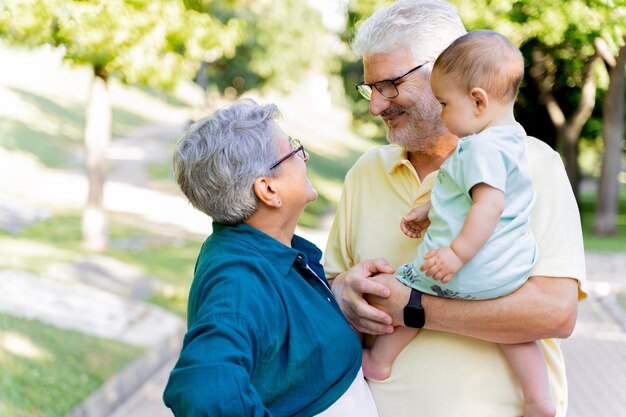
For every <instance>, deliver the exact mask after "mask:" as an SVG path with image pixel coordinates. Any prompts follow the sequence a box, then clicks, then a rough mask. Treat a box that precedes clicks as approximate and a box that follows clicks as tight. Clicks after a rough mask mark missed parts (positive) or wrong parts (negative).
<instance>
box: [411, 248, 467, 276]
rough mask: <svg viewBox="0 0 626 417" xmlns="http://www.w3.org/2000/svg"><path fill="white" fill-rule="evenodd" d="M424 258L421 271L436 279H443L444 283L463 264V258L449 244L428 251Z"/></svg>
mask: <svg viewBox="0 0 626 417" xmlns="http://www.w3.org/2000/svg"><path fill="white" fill-rule="evenodd" d="M424 260H425V261H424V263H423V264H422V266H421V268H420V271H422V272H423V273H425V274H426V275H428V276H429V277H432V278H433V279H434V280H437V281H438V280H441V282H443V283H444V284H445V283H446V282H448V281H450V280H451V279H452V277H453V276H454V275H455V274H456V273H457V272H459V269H461V267H462V266H463V261H462V260H461V258H459V257H458V256H457V254H456V253H454V251H453V250H452V248H451V247H449V246H445V247H443V248H439V249H433V250H431V251H428V252H427V253H426V254H424Z"/></svg>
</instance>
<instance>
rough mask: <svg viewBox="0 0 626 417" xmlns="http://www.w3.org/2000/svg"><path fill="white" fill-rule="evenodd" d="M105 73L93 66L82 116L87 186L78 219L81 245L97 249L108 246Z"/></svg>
mask: <svg viewBox="0 0 626 417" xmlns="http://www.w3.org/2000/svg"><path fill="white" fill-rule="evenodd" d="M107 80H108V74H106V72H105V71H104V70H102V69H101V68H97V67H96V68H94V77H93V81H92V85H91V93H90V96H89V101H88V103H87V114H86V118H85V152H86V168H87V179H88V183H89V190H88V194H87V204H86V207H85V211H84V212H83V217H82V221H81V229H82V234H83V246H84V247H85V248H87V249H90V250H96V251H100V250H103V249H105V248H106V247H107V246H108V239H109V238H108V222H107V218H106V214H105V211H104V202H103V200H104V198H103V197H104V182H105V180H106V173H107V150H108V147H109V143H110V142H111V120H112V117H111V102H110V99H109V92H108V85H107Z"/></svg>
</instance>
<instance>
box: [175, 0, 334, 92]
mask: <svg viewBox="0 0 626 417" xmlns="http://www.w3.org/2000/svg"><path fill="white" fill-rule="evenodd" d="M312 3H313V1H302V0H263V1H259V0H187V4H188V5H189V6H190V7H192V8H193V9H195V10H197V11H200V12H205V13H210V14H211V15H212V16H213V17H215V18H217V19H219V20H220V21H222V22H227V21H230V20H233V19H236V20H239V21H243V22H245V30H244V32H243V40H242V42H240V43H239V44H238V45H237V47H236V49H235V50H234V53H228V54H224V55H222V56H221V57H220V58H219V59H217V60H215V61H213V62H210V63H208V64H207V65H205V66H204V67H203V70H202V71H201V72H200V73H199V74H198V77H197V82H198V84H200V85H202V86H203V87H205V88H207V93H209V95H210V94H211V93H217V95H220V96H221V95H223V96H225V97H226V98H227V99H234V98H236V97H237V96H239V95H241V94H243V93H244V92H246V91H248V90H251V89H260V90H262V89H267V88H271V89H273V90H278V91H281V92H289V91H291V90H292V89H293V88H294V87H295V86H296V85H297V83H298V82H299V81H301V80H302V79H303V78H305V77H306V76H307V75H308V74H309V73H311V72H316V73H320V74H326V73H329V72H332V71H334V72H337V68H338V65H339V63H338V60H337V58H336V57H337V52H336V51H335V50H334V49H336V47H337V46H338V45H339V46H340V43H339V42H338V41H336V40H335V39H336V38H333V34H332V32H331V31H330V30H329V29H328V28H326V27H325V26H324V25H323V21H322V16H321V13H320V12H319V11H318V10H317V9H315V8H314V7H312Z"/></svg>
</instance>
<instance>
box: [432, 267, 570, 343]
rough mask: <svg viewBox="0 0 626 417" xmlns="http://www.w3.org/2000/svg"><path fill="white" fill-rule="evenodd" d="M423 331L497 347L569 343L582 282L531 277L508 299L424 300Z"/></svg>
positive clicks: (505, 297) (434, 298)
mask: <svg viewBox="0 0 626 417" xmlns="http://www.w3.org/2000/svg"><path fill="white" fill-rule="evenodd" d="M422 304H423V306H424V310H425V312H426V324H425V326H424V327H426V328H428V329H432V330H441V331H446V332H450V333H457V334H462V335H465V336H471V337H475V338H478V339H483V340H487V341H490V342H495V343H522V342H528V341H532V340H538V339H545V338H566V337H568V336H569V335H570V334H571V332H572V331H573V330H574V324H575V323H576V314H577V311H578V281H576V280H574V279H571V278H548V277H531V278H530V279H529V280H528V281H527V282H526V283H525V284H524V285H523V286H522V287H521V288H520V289H518V290H517V291H515V292H514V293H512V294H509V295H507V296H504V297H500V298H496V299H492V300H481V301H467V300H455V299H447V298H442V297H434V296H430V295H424V297H423V298H422Z"/></svg>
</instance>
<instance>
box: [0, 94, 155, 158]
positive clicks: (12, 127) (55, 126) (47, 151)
mask: <svg viewBox="0 0 626 417" xmlns="http://www.w3.org/2000/svg"><path fill="white" fill-rule="evenodd" d="M7 90H8V91H10V92H11V93H13V94H15V95H16V96H17V97H18V98H19V100H20V101H21V102H22V103H24V105H26V106H29V107H30V108H31V109H32V111H33V114H38V115H40V118H39V119H37V118H35V117H33V121H32V123H24V121H22V120H15V119H12V118H11V117H10V116H9V117H4V118H3V119H4V120H3V121H2V123H1V124H0V133H2V134H1V135H0V146H2V147H4V148H6V149H8V150H17V151H22V152H26V153H29V154H32V155H34V156H36V157H37V159H38V160H39V161H40V162H41V163H42V164H44V165H45V166H48V167H51V168H71V167H75V166H77V165H78V162H77V161H78V159H77V158H76V155H77V154H78V153H79V152H81V151H82V149H83V142H84V139H83V138H84V129H85V103H79V102H73V101H69V100H66V101H65V102H59V101H58V99H51V98H48V97H46V96H44V95H40V94H35V93H32V92H29V91H26V90H23V89H20V88H17V87H13V88H8V89H7ZM112 113H113V114H112V116H113V125H112V132H113V136H118V135H122V134H124V133H127V132H129V131H130V130H132V129H134V128H137V127H139V126H142V125H145V124H147V123H149V122H150V121H149V120H147V119H146V118H144V117H142V116H140V115H138V114H135V113H132V112H130V111H128V110H126V109H123V108H120V107H117V106H113V108H112Z"/></svg>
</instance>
